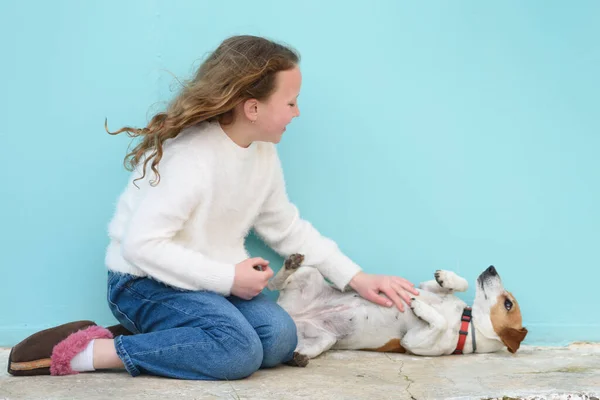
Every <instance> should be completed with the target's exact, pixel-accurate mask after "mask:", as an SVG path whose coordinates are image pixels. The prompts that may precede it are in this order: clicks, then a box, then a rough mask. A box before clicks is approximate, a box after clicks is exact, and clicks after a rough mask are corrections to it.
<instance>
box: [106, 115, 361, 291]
mask: <svg viewBox="0 0 600 400" xmlns="http://www.w3.org/2000/svg"><path fill="white" fill-rule="evenodd" d="M140 168H141V167H139V168H138V169H136V170H135V171H133V174H132V176H131V178H130V180H129V182H128V184H127V186H126V188H125V190H124V192H123V193H122V194H121V196H120V198H119V200H118V203H117V207H116V212H115V214H114V217H113V218H112V220H111V222H110V225H109V237H110V244H109V245H108V248H107V252H106V266H107V267H108V269H110V270H113V271H119V272H124V273H128V274H133V275H137V276H151V277H152V278H154V279H156V280H159V281H161V282H164V283H165V284H168V285H170V286H173V287H176V288H181V289H186V290H208V291H213V292H217V293H220V294H222V295H225V296H227V295H229V294H230V293H231V288H232V285H233V279H234V275H235V264H237V263H239V262H241V261H243V260H245V259H246V258H249V254H248V252H247V250H246V249H245V246H244V243H245V238H246V236H247V235H248V233H249V231H250V229H252V228H253V229H254V230H255V232H256V233H257V234H258V235H259V236H260V237H261V238H262V239H263V240H264V242H265V243H266V244H267V245H269V246H270V247H271V248H272V249H273V250H275V251H276V252H277V253H279V254H280V255H281V256H283V257H287V256H288V255H290V254H292V253H301V254H304V256H305V261H304V265H309V266H314V267H316V268H318V269H319V271H320V272H321V273H322V274H323V275H324V276H325V277H327V278H328V279H329V280H330V281H331V282H332V283H333V284H334V285H335V286H336V287H338V288H339V289H340V290H344V288H345V287H346V285H347V284H348V282H349V281H350V280H351V279H352V277H353V276H354V275H355V274H356V273H358V272H359V271H360V267H359V266H358V265H356V264H355V263H353V262H352V261H351V260H350V259H349V258H348V257H346V256H345V255H344V254H343V253H342V252H341V251H340V250H339V249H338V247H337V245H336V243H335V242H334V241H332V240H331V239H328V238H326V237H324V236H322V235H321V234H319V232H318V231H317V230H316V229H315V228H314V227H313V226H312V225H311V224H310V223H309V222H307V221H306V220H303V219H301V218H300V216H299V213H298V209H297V208H296V207H295V206H294V205H293V204H292V203H291V202H290V201H289V199H288V196H287V193H286V188H285V182H284V178H283V172H282V168H281V164H280V161H279V158H278V155H277V151H276V148H275V145H273V144H272V143H266V142H254V143H252V144H251V145H250V146H249V147H247V148H243V147H240V146H238V145H237V144H235V143H234V142H233V141H231V139H230V138H229V137H228V136H227V134H226V133H225V132H224V131H223V130H222V128H221V126H220V125H219V123H217V122H204V123H201V124H199V125H197V126H194V127H191V128H187V129H185V130H183V131H182V132H181V133H180V134H179V135H178V136H177V137H176V138H173V139H169V140H167V141H166V142H165V143H164V153H163V157H162V159H161V161H160V164H159V165H158V169H159V173H160V182H159V183H158V185H155V186H151V185H150V181H151V180H152V179H154V178H156V177H155V175H154V173H153V172H152V170H150V168H149V167H148V172H147V174H146V177H145V178H144V179H143V180H138V181H136V184H137V186H138V187H139V188H138V187H136V186H135V185H134V184H133V180H134V179H135V178H139V177H140V176H141V173H140V172H141V169H140Z"/></svg>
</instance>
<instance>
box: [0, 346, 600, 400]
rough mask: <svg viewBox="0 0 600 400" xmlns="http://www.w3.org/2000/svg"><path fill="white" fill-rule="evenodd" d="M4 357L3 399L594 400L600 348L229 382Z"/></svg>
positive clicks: (330, 356) (529, 350)
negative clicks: (65, 370) (27, 367)
mask: <svg viewBox="0 0 600 400" xmlns="http://www.w3.org/2000/svg"><path fill="white" fill-rule="evenodd" d="M8 353H9V350H8V349H0V368H1V369H0V400H8V399H10V400H17V399H19V400H20V399H53V400H62V399H73V398H76V399H78V398H81V399H86V400H95V399H109V398H110V399H115V398H116V399H119V398H127V399H129V400H137V399H143V400H154V399H161V400H162V399H165V398H167V399H169V398H178V399H216V398H222V399H300V398H311V399H339V398H341V399H399V400H404V399H416V400H422V399H492V398H502V397H504V396H507V397H511V398H516V399H518V398H532V399H533V398H538V399H559V398H567V395H571V399H577V398H580V399H592V398H593V397H598V396H599V395H600V345H593V344H577V345H571V346H569V347H555V348H549V347H531V346H522V347H521V350H519V352H518V353H517V354H516V355H512V354H509V353H508V352H499V353H494V354H479V355H465V356H447V357H413V356H408V355H403V354H383V353H370V352H354V351H331V352H328V353H326V354H325V355H323V356H321V357H319V358H318V359H315V360H311V363H310V364H309V366H308V367H307V368H293V367H287V366H282V367H278V368H275V369H271V370H261V371H259V372H257V373H256V374H254V375H253V376H251V377H250V378H248V379H245V380H241V381H231V382H197V381H178V380H173V379H164V378H156V377H149V376H142V377H138V378H131V377H129V375H127V374H126V373H124V372H112V371H111V372H96V373H87V374H79V375H74V376H68V377H48V376H43V377H30V378H17V377H12V376H10V375H8V374H7V373H6V363H7V357H8ZM561 395H562V396H561ZM577 395H578V396H577ZM534 396H537V397H534Z"/></svg>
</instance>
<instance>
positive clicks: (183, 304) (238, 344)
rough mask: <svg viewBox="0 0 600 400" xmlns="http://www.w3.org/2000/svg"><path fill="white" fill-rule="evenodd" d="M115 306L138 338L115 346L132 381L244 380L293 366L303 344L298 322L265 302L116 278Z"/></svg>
mask: <svg viewBox="0 0 600 400" xmlns="http://www.w3.org/2000/svg"><path fill="white" fill-rule="evenodd" d="M108 304H109V307H110V310H111V311H112V313H113V315H114V316H115V318H116V319H117V320H118V321H119V322H120V323H121V324H122V325H123V326H124V327H125V328H127V329H128V330H130V331H131V332H133V333H134V335H130V336H117V337H116V338H115V347H116V350H117V354H118V356H119V358H120V359H121V360H122V361H123V364H125V369H126V370H127V371H128V372H129V374H131V375H132V376H137V375H140V374H150V375H158V376H165V377H170V378H179V379H199V380H225V379H227V380H233V379H242V378H245V377H247V376H249V375H251V374H252V373H254V372H255V371H257V370H258V369H259V368H269V367H274V366H276V365H278V364H281V363H283V362H286V361H289V360H291V359H292V357H293V353H294V349H295V348H296V345H297V342H298V338H297V334H296V325H295V324H294V321H293V320H292V318H291V317H290V316H289V314H288V313H287V312H286V311H285V310H283V308H281V307H280V306H279V305H278V304H277V303H275V302H274V301H272V300H270V299H268V298H267V297H266V296H265V295H263V294H260V295H258V296H256V297H255V298H253V299H252V300H248V301H246V300H242V299H240V298H238V297H235V296H230V297H224V296H222V295H219V294H216V293H213V292H207V291H183V290H178V289H175V288H172V287H169V286H167V285H165V284H163V283H160V282H158V281H156V280H153V279H150V278H141V277H137V276H132V275H127V274H120V273H113V272H110V271H109V274H108Z"/></svg>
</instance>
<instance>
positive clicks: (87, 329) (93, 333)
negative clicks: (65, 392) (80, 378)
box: [8, 321, 113, 376]
mask: <svg viewBox="0 0 600 400" xmlns="http://www.w3.org/2000/svg"><path fill="white" fill-rule="evenodd" d="M112 338H113V334H112V333H111V331H109V330H108V329H105V328H103V327H101V326H98V325H96V324H95V323H94V322H92V321H76V322H70V323H68V324H64V325H59V326H56V327H54V328H50V329H46V330H43V331H40V332H37V333H34V334H33V335H31V336H29V337H28V338H26V339H24V340H23V341H21V342H20V343H19V344H17V345H16V346H15V347H13V348H12V350H11V351H10V355H9V356H8V373H9V374H11V375H15V376H32V375H71V374H76V373H77V372H76V371H73V370H72V369H71V360H72V359H73V357H75V356H76V355H77V354H78V353H79V352H81V351H83V350H84V349H85V347H86V346H87V345H88V343H89V342H90V341H91V340H93V339H112Z"/></svg>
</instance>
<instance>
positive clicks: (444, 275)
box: [434, 269, 469, 292]
mask: <svg viewBox="0 0 600 400" xmlns="http://www.w3.org/2000/svg"><path fill="white" fill-rule="evenodd" d="M434 276H435V281H436V282H437V283H438V285H440V286H441V287H443V288H444V289H448V290H453V291H456V292H465V291H466V290H467V289H468V288H469V283H468V282H467V280H466V279H465V278H461V277H460V276H458V275H456V274H455V273H454V272H452V271H445V270H441V269H438V270H437V271H435V274H434Z"/></svg>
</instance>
